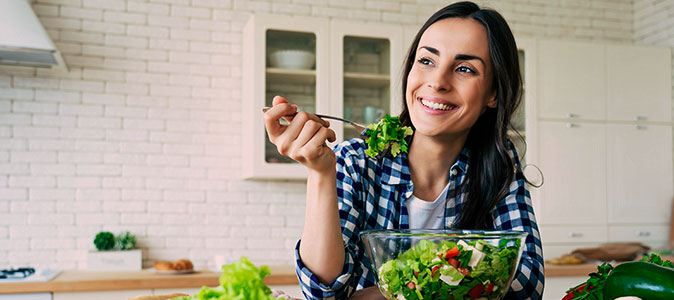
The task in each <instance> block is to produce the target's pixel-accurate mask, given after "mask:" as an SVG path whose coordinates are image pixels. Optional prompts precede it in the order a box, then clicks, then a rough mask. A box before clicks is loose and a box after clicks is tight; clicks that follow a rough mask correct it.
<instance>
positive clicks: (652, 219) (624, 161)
mask: <svg viewBox="0 0 674 300" xmlns="http://www.w3.org/2000/svg"><path fill="white" fill-rule="evenodd" d="M606 130H607V148H608V149H610V150H609V151H607V153H606V154H607V157H606V158H607V172H606V173H607V183H608V185H607V189H606V191H607V197H608V199H610V200H609V201H610V204H611V205H609V206H608V222H609V224H621V223H628V224H644V223H646V224H648V223H651V224H668V223H669V213H670V212H671V207H672V205H671V202H670V201H671V199H672V195H673V194H674V189H673V187H672V182H674V178H672V126H671V125H670V126H667V125H643V124H635V125H628V124H610V125H608V126H607V128H606Z"/></svg>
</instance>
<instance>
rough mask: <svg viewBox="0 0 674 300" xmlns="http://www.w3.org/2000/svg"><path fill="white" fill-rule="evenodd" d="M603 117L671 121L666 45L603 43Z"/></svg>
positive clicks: (670, 73) (670, 92) (670, 75)
mask: <svg viewBox="0 0 674 300" xmlns="http://www.w3.org/2000/svg"><path fill="white" fill-rule="evenodd" d="M606 61H607V65H606V76H607V89H606V96H607V98H606V99H607V102H608V104H607V106H606V118H607V119H608V120H620V121H650V122H666V123H671V122H672V106H671V104H672V89H671V84H672V64H671V63H670V61H671V51H670V49H669V48H663V47H651V46H632V45H629V46H628V45H610V46H606Z"/></svg>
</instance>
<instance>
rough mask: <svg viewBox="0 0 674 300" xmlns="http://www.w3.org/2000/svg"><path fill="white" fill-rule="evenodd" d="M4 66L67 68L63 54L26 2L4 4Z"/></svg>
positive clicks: (0, 49)
mask: <svg viewBox="0 0 674 300" xmlns="http://www.w3.org/2000/svg"><path fill="white" fill-rule="evenodd" d="M0 64H3V65H18V66H27V67H42V68H65V63H64V61H63V57H62V56H61V53H59V51H58V50H57V49H56V47H55V46H54V43H53V42H52V41H51V39H50V38H49V35H47V31H45V29H44V27H42V24H40V20H38V18H37V16H35V12H33V9H32V8H31V6H30V4H29V3H28V2H27V1H26V0H0Z"/></svg>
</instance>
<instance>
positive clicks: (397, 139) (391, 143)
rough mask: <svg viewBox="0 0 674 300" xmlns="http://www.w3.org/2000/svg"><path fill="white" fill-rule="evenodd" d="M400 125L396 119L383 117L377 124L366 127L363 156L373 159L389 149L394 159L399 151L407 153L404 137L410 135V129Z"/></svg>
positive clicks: (387, 116)
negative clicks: (365, 146) (365, 144)
mask: <svg viewBox="0 0 674 300" xmlns="http://www.w3.org/2000/svg"><path fill="white" fill-rule="evenodd" d="M400 125H402V123H401V122H400V119H399V118H398V117H391V116H389V115H388V114H387V115H386V116H384V118H383V119H381V120H380V121H379V123H376V124H375V123H372V124H369V125H367V130H366V131H365V135H367V136H369V137H368V139H367V141H366V143H367V150H366V151H365V154H367V155H368V156H369V157H372V158H375V157H377V155H379V153H380V152H382V151H384V150H386V148H388V147H391V155H392V156H393V157H396V156H397V155H398V154H399V153H400V151H402V152H405V153H407V147H408V145H407V141H406V140H405V137H407V136H410V135H412V133H413V131H412V128H411V127H409V126H400Z"/></svg>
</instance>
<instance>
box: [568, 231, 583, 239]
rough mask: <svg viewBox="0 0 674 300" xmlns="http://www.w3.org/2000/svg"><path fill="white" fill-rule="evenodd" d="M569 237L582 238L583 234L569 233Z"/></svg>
mask: <svg viewBox="0 0 674 300" xmlns="http://www.w3.org/2000/svg"><path fill="white" fill-rule="evenodd" d="M569 237H570V238H582V237H583V234H582V233H580V232H569Z"/></svg>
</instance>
